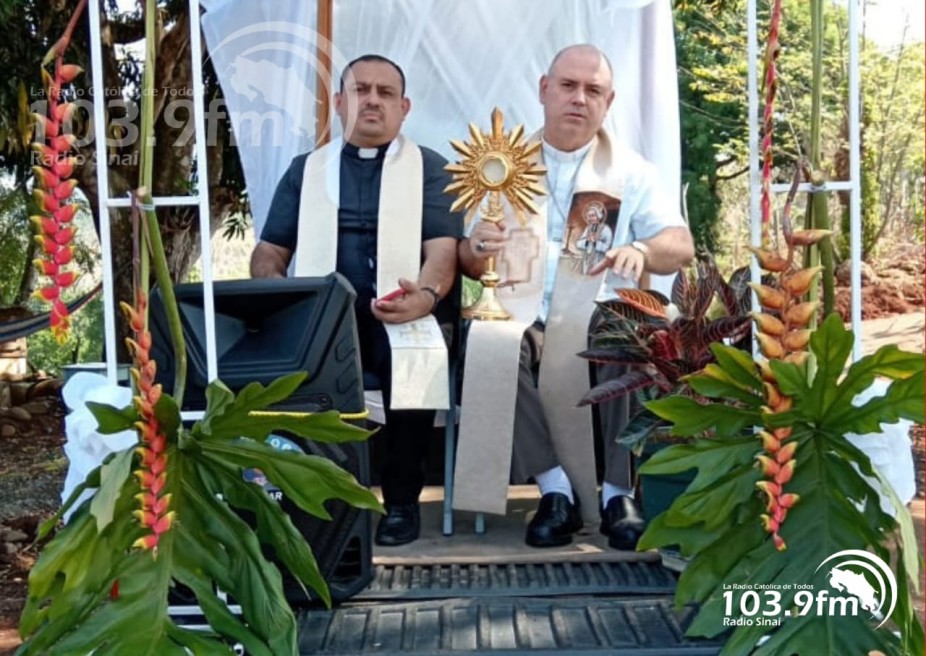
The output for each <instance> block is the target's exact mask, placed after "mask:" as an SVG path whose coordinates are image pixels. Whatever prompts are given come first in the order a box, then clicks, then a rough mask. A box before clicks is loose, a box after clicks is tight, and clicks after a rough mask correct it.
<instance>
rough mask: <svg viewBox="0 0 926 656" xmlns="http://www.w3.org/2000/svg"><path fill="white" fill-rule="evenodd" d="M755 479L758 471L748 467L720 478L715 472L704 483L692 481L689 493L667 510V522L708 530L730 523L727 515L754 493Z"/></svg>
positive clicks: (729, 472)
mask: <svg viewBox="0 0 926 656" xmlns="http://www.w3.org/2000/svg"><path fill="white" fill-rule="evenodd" d="M699 473H700V470H699ZM704 478H707V476H705V477H704ZM758 480H759V474H758V470H757V469H756V468H755V467H753V466H752V465H751V464H749V465H742V466H740V467H739V468H737V469H733V470H732V471H727V472H726V473H724V475H722V476H719V477H718V476H717V475H716V473H714V474H712V475H711V480H710V482H709V483H706V484H705V483H704V482H699V481H698V480H697V479H695V481H694V482H693V483H692V484H691V485H690V486H689V488H688V490H689V491H688V492H686V493H685V494H683V495H682V496H680V497H678V498H677V499H676V500H675V503H673V504H672V505H671V506H670V507H669V509H668V510H667V511H666V513H667V514H668V517H667V518H666V523H667V524H670V525H672V526H690V525H691V524H696V523H699V522H700V523H703V524H704V527H705V528H706V529H708V530H711V529H714V528H717V527H719V526H722V525H724V524H725V523H727V522H728V521H729V517H730V514H731V513H732V512H733V509H734V508H735V507H736V506H737V505H738V504H739V503H740V502H741V500H742V499H744V498H748V497H749V495H751V494H754V492H755V487H756V482H757V481H758Z"/></svg>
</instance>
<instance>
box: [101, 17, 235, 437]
mask: <svg viewBox="0 0 926 656" xmlns="http://www.w3.org/2000/svg"><path fill="white" fill-rule="evenodd" d="M89 5H90V6H89V9H90V44H91V45H90V60H91V72H92V74H93V98H94V99H95V102H94V103H93V130H94V137H95V139H96V143H95V153H96V166H97V197H98V198H99V213H100V247H101V249H102V256H103V301H104V305H103V325H104V333H105V334H104V340H105V345H106V375H107V377H108V378H109V382H110V384H112V385H115V384H116V383H117V379H116V358H115V353H116V317H115V312H116V304H115V290H114V281H113V257H112V229H111V225H110V222H111V221H112V219H113V218H114V215H115V218H118V213H117V212H113V210H118V209H120V208H127V207H129V206H130V205H131V201H130V200H129V199H127V198H113V197H111V196H110V189H109V161H108V158H107V153H106V138H107V131H106V111H105V107H104V104H103V102H104V101H103V99H104V98H106V97H107V96H106V94H105V93H104V80H103V49H102V41H101V38H100V28H101V23H100V3H99V2H95V1H91V2H90V3H89ZM189 11H190V31H191V34H190V46H191V55H190V56H191V58H192V62H193V67H192V68H193V117H194V119H193V120H194V121H195V126H194V128H195V132H194V134H195V138H196V146H195V153H196V163H197V168H196V170H197V175H198V178H199V179H198V181H197V185H196V192H195V193H193V194H191V195H189V196H161V197H155V198H154V199H153V200H154V205H155V206H157V207H170V206H190V205H196V206H197V207H198V209H199V223H200V247H201V249H202V260H201V261H202V275H203V310H204V312H205V321H206V366H207V372H208V377H209V380H210V381H212V380H215V379H216V378H218V364H217V363H218V358H217V355H216V344H215V301H214V297H213V280H212V235H211V231H210V227H209V226H210V222H209V217H210V211H209V176H208V169H207V166H208V163H207V158H206V120H207V119H208V116H207V114H206V112H205V107H204V95H205V88H204V85H203V74H202V57H203V48H202V32H201V31H200V20H199V19H200V6H199V0H189ZM202 414H203V413H202V412H185V413H183V418H184V419H197V418H199V417H201V416H202Z"/></svg>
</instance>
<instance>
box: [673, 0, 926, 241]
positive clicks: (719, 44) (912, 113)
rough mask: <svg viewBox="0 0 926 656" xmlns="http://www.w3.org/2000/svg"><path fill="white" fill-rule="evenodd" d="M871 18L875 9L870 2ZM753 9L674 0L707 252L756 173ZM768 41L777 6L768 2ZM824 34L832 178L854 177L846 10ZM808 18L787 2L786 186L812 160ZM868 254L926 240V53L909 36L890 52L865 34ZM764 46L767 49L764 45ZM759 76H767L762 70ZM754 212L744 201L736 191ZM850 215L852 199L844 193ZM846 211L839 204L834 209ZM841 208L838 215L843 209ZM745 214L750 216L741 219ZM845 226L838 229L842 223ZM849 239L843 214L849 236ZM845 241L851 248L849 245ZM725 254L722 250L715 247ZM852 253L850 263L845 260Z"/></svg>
mask: <svg viewBox="0 0 926 656" xmlns="http://www.w3.org/2000/svg"><path fill="white" fill-rule="evenodd" d="M865 4H866V5H867V6H869V8H868V11H873V10H874V9H873V7H874V3H873V2H870V1H869V2H866V3H865ZM744 5H745V3H743V2H734V1H730V2H694V1H685V0H676V2H675V5H674V7H675V22H676V56H677V60H678V65H679V98H680V102H681V126H682V176H683V181H684V182H686V183H688V185H689V188H688V208H689V215H690V222H691V226H692V231H693V232H694V234H695V238H696V240H697V242H698V244H699V245H700V246H703V247H707V248H709V249H715V246H716V241H717V236H718V234H719V227H718V226H719V222H720V221H721V217H722V216H727V215H730V214H731V213H732V211H733V209H734V208H733V207H731V206H724V204H723V202H722V199H723V198H724V197H726V196H729V195H730V194H725V193H724V192H723V187H724V186H725V185H726V186H731V185H735V186H737V188H740V187H744V186H745V181H744V178H743V174H745V173H746V171H747V170H748V165H749V152H748V151H749V149H748V141H747V136H748V123H747V116H748V95H747V88H746V75H747V59H746V52H747V43H746V34H747V24H746V11H745V6H744ZM757 9H758V29H759V42H760V44H761V43H762V42H763V39H764V26H765V25H767V23H768V11H769V6H768V3H767V2H759V3H758V7H757ZM824 18H825V34H824V65H823V70H824V87H823V89H824V91H823V97H822V104H823V112H822V115H823V124H822V130H821V135H822V149H821V155H822V170H823V172H824V174H825V175H826V176H827V178H828V179H830V180H848V179H849V160H848V136H847V135H848V123H847V121H848V100H847V93H848V64H849V61H848V58H849V48H848V32H847V30H848V14H847V10H846V8H845V6H844V5H843V4H842V3H838V2H827V4H826V7H825V16H824ZM810 27H811V26H810V11H809V3H807V2H806V1H804V0H784V3H783V21H782V26H781V43H782V51H781V55H780V57H779V60H778V68H779V85H780V86H779V94H778V97H779V103H778V107H779V110H778V111H777V113H776V125H775V144H776V146H775V151H776V159H775V163H776V168H775V175H776V180H775V181H776V182H779V183H786V182H790V178H791V175H792V173H793V171H794V168H795V167H796V166H797V165H798V159H799V158H800V157H801V156H804V155H805V154H806V153H807V144H808V140H809V132H810V99H811V96H810V87H811V74H812V68H811V52H810V47H809V44H810ZM861 46H862V47H861V52H862V57H861V62H860V64H861V71H860V73H861V83H862V84H861V87H862V94H863V98H862V106H863V110H862V147H863V152H862V162H861V164H862V180H861V184H862V186H863V189H862V199H861V202H862V208H861V209H862V215H863V241H864V243H863V247H862V251H863V255H864V256H865V257H866V258H867V257H868V256H869V255H871V254H872V253H873V252H874V250H875V248H876V246H877V243H878V241H879V240H880V239H882V238H883V237H884V236H885V235H891V234H892V233H893V234H895V235H903V236H904V237H905V238H907V239H909V238H911V237H918V238H922V226H923V202H922V195H923V183H922V179H923V170H924V156H923V153H924V146H926V144H924V130H923V121H924V113H923V93H924V87H923V84H924V82H923V81H924V64H923V62H924V51H923V48H922V44H914V43H911V42H910V41H909V39H908V40H907V41H906V42H905V43H903V44H902V45H901V46H900V47H897V48H895V49H892V50H885V49H883V48H881V47H880V46H878V44H876V43H875V42H873V41H870V40H868V39H866V38H865V36H864V34H863V35H862V41H861ZM760 47H761V45H760ZM759 74H760V79H761V70H760V71H759ZM733 196H734V198H739V199H740V202H741V203H743V204H745V199H746V195H745V194H743V193H739V194H734V195H733ZM839 200H840V204H841V206H842V210H843V211H844V212H847V211H848V195H847V194H845V193H840V194H839ZM833 209H834V210H836V208H835V207H834V208H833ZM837 211H838V210H837ZM742 213H745V211H744V210H741V214H742ZM839 218H840V217H838V216H837V217H834V219H835V220H834V223H835V224H836V225H839ZM847 231H848V215H847V214H845V216H844V221H843V228H842V232H843V233H846V232H847ZM846 239H847V235H843V236H841V243H843V244H847V241H846ZM715 250H716V249H715ZM847 252H848V251H847V246H843V248H842V251H841V253H842V255H843V256H845V255H846V254H847Z"/></svg>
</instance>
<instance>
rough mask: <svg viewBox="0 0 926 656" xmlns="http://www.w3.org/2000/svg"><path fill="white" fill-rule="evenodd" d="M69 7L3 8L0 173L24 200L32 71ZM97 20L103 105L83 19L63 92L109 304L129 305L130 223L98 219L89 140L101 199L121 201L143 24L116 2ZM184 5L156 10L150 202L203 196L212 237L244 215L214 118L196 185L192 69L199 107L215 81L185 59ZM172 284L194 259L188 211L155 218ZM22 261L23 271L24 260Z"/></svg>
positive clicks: (36, 78)
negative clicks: (108, 250)
mask: <svg viewBox="0 0 926 656" xmlns="http://www.w3.org/2000/svg"><path fill="white" fill-rule="evenodd" d="M74 4H75V3H71V2H60V1H59V0H3V1H2V2H0V19H3V21H4V25H5V27H6V29H7V30H8V31H10V32H11V33H14V34H16V35H17V38H14V39H4V40H0V60H2V61H4V62H5V70H4V73H5V75H4V77H3V78H2V79H0V170H2V171H3V172H5V173H6V174H7V175H9V176H12V179H13V180H14V183H15V184H16V185H17V186H18V187H19V188H20V189H22V193H24V194H25V192H26V190H27V189H28V188H29V187H30V181H29V178H30V175H31V172H30V166H31V165H32V161H31V159H32V153H31V152H30V150H29V148H28V144H29V143H30V142H31V141H32V128H33V122H32V118H31V116H30V113H31V112H33V111H39V112H41V109H42V102H43V98H42V94H43V92H42V88H43V87H42V82H41V77H40V67H39V64H40V62H41V61H42V58H43V56H44V54H45V52H46V51H47V50H48V48H49V47H50V46H51V44H52V43H54V41H55V40H56V39H57V38H58V36H59V35H60V34H61V33H62V31H63V29H64V26H65V24H66V23H67V21H68V19H69V18H70V16H71V12H72V10H73V6H74ZM103 9H104V10H105V11H104V12H103V15H102V16H101V21H102V27H101V37H100V38H101V42H102V51H103V66H102V68H103V71H104V89H105V90H104V94H103V95H104V97H103V98H94V97H93V94H92V89H91V74H90V70H91V68H90V56H89V39H90V35H89V17H88V15H87V13H86V12H85V14H84V16H82V18H81V21H80V23H79V25H78V28H77V30H76V32H75V34H74V39H73V42H72V44H71V47H70V49H69V50H68V55H67V57H68V60H69V61H70V62H72V63H75V64H78V65H80V66H82V67H83V68H84V69H86V70H87V74H86V75H83V76H80V78H79V79H78V80H75V83H74V84H73V85H71V86H70V88H69V89H67V91H66V93H67V94H69V97H70V98H71V99H72V100H75V101H77V102H78V104H79V107H80V111H79V112H78V116H77V119H76V120H75V122H74V132H75V134H76V135H77V136H78V137H79V138H80V140H79V142H78V143H79V147H78V152H77V155H78V159H79V164H80V165H79V166H78V167H77V170H76V172H75V176H76V177H77V179H78V180H79V187H80V189H81V190H82V191H83V193H84V194H85V195H86V197H87V200H88V202H89V205H90V208H91V210H92V212H93V215H94V217H95V220H96V221H97V225H98V222H99V220H100V217H101V214H102V216H104V217H107V218H108V215H111V217H112V229H113V235H112V236H113V254H114V257H115V271H114V279H115V281H116V285H117V289H116V296H117V297H120V298H130V284H129V281H130V280H131V276H130V275H129V271H130V267H131V256H130V255H131V252H132V249H131V248H130V238H131V235H130V232H131V231H130V222H129V221H128V214H127V212H122V211H113V212H105V211H104V212H102V213H101V211H100V206H99V205H100V204H99V199H98V198H97V195H98V192H97V176H98V172H99V171H98V166H97V161H96V152H95V141H94V139H96V138H101V137H105V138H106V139H107V142H106V157H107V160H108V164H109V167H108V171H109V183H110V195H111V197H113V198H118V197H122V196H124V195H125V194H126V193H127V192H128V191H129V190H130V189H133V188H134V187H135V186H136V185H137V181H138V164H139V147H140V145H141V144H140V143H139V140H138V139H137V134H138V128H139V122H140V112H139V111H138V107H139V105H140V91H139V90H140V70H141V65H140V61H139V60H138V57H140V56H141V55H140V54H139V55H136V54H135V52H136V51H137V48H136V49H133V48H132V47H129V46H131V44H134V43H137V42H138V41H139V40H140V39H141V38H142V37H143V20H142V16H141V14H140V12H139V11H138V10H135V11H132V12H124V11H120V9H119V7H118V5H117V3H116V2H115V0H106V1H105V2H104V7H103ZM188 11H189V8H188V4H187V3H184V2H178V1H176V0H169V1H164V2H159V3H158V19H159V30H158V34H159V43H158V52H159V55H158V59H157V61H156V64H155V68H156V72H155V76H156V84H155V87H156V89H155V91H156V93H157V101H156V103H155V130H154V132H155V140H156V143H155V152H154V171H155V176H154V180H153V184H152V187H153V189H152V192H153V194H154V195H155V196H184V195H189V194H190V193H191V191H193V190H195V189H198V188H201V187H202V186H207V187H208V190H209V199H210V217H209V219H210V220H209V226H208V227H207V229H208V230H209V231H210V233H211V232H215V231H216V230H217V229H218V228H219V227H220V226H221V225H222V222H223V221H224V219H225V218H226V217H227V216H229V215H230V214H231V213H232V212H236V211H246V209H247V206H246V197H245V196H244V194H243V187H244V185H243V176H242V173H241V168H240V164H239V163H238V159H237V156H236V153H235V150H234V147H233V146H232V145H231V138H230V125H229V123H228V121H227V118H226V117H225V114H224V113H223V112H221V111H219V112H215V113H213V114H212V115H211V116H209V117H208V118H209V120H210V121H212V122H213V123H212V125H210V126H209V129H208V130H207V132H208V133H209V139H210V141H209V143H207V160H208V161H207V162H206V164H207V168H208V179H203V177H202V170H203V169H202V163H200V162H197V161H196V157H195V152H194V146H195V140H194V138H193V130H192V125H193V123H192V120H193V118H194V117H193V116H192V97H193V95H192V94H193V81H192V72H193V66H194V65H195V66H203V67H204V69H203V70H204V82H205V90H204V94H205V105H206V106H209V102H210V101H211V100H215V99H216V98H221V90H220V89H219V87H218V84H217V81H216V78H215V75H214V72H213V71H212V69H211V66H210V65H209V64H208V58H206V57H204V62H193V61H192V58H191V53H190V21H189V15H188ZM93 102H103V103H104V106H105V116H106V121H105V126H103V127H97V126H93V125H92V107H93ZM158 218H159V221H160V223H161V225H162V230H163V236H164V241H165V250H166V252H167V257H168V264H169V268H170V272H171V276H172V278H173V279H174V280H175V281H179V280H181V279H183V278H184V277H185V275H186V274H187V272H188V271H189V269H190V267H191V266H192V264H193V262H194V261H195V260H196V258H197V257H198V256H199V231H200V227H201V226H200V217H199V216H198V211H197V210H196V209H195V207H189V206H188V207H178V208H163V209H159V210H158ZM31 259H32V257H31V253H30V254H28V255H27V261H28V260H31Z"/></svg>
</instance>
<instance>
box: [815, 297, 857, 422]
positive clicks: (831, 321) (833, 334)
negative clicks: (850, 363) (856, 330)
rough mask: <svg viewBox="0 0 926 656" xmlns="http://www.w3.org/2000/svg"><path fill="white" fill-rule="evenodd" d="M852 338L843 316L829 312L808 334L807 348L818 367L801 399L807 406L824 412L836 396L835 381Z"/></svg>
mask: <svg viewBox="0 0 926 656" xmlns="http://www.w3.org/2000/svg"><path fill="white" fill-rule="evenodd" d="M854 343H855V340H854V339H853V337H852V333H851V332H850V331H848V330H846V329H845V327H844V326H843V325H842V320H841V319H840V318H839V316H838V315H836V314H831V315H830V316H829V317H827V319H826V320H825V321H824V322H823V323H822V324H821V325H820V327H819V328H818V329H817V330H815V331H814V333H813V335H811V337H810V350H811V351H812V352H813V354H814V355H815V356H816V363H817V371H816V374H815V375H814V377H813V382H812V384H811V385H810V389H809V390H808V391H807V394H806V396H805V398H804V399H803V400H804V401H805V402H806V404H807V405H808V406H809V407H812V408H816V409H818V411H819V412H820V413H826V412H827V411H828V410H829V407H830V405H831V404H832V403H833V401H835V400H836V399H837V398H838V385H837V383H838V382H839V379H840V377H841V376H842V373H843V370H844V369H845V365H846V360H847V358H848V357H849V354H850V353H852V347H853V345H854Z"/></svg>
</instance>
